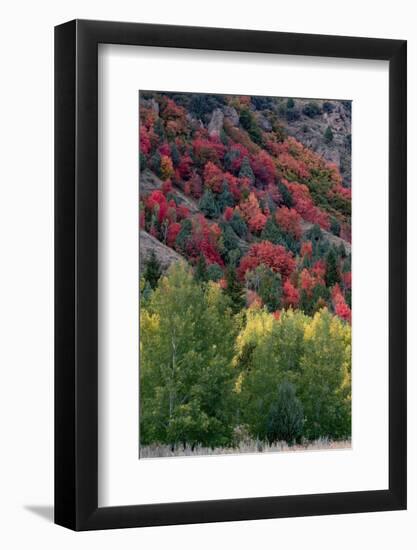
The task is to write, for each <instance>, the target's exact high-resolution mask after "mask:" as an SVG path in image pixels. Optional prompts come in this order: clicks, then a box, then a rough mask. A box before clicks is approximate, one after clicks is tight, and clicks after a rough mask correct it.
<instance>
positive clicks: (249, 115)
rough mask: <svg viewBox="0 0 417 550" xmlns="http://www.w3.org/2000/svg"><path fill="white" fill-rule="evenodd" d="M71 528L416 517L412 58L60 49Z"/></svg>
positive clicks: (300, 40) (349, 46)
mask: <svg viewBox="0 0 417 550" xmlns="http://www.w3.org/2000/svg"><path fill="white" fill-rule="evenodd" d="M55 197H56V201H55V206H56V209H55V220H56V225H55V243H56V247H55V258H56V264H55V265H56V273H55V281H56V286H55V289H56V295H55V303H56V314H55V319H56V325H55V521H56V523H58V524H60V525H63V526H65V527H68V528H71V529H74V530H90V529H107V528H122V527H140V526H152V525H169V524H178V523H199V522H214V521H235V520H246V519H261V518H279V517H290V516H306V515H323V514H340V513H353V512H370V511H383V510H401V509H405V507H406V42H405V41H402V40H385V39H384V40H381V39H373V38H353V37H338V36H319V35H305V34H287V33H278V32H277V33H276V32H259V31H246V30H236V29H210V28H193V27H173V26H160V25H148V24H139V23H116V22H99V21H79V20H77V21H71V22H68V23H65V24H63V25H60V26H58V27H56V29H55Z"/></svg>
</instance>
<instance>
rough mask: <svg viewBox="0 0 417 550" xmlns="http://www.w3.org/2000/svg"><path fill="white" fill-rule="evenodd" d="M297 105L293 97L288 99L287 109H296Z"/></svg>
mask: <svg viewBox="0 0 417 550" xmlns="http://www.w3.org/2000/svg"><path fill="white" fill-rule="evenodd" d="M294 106H295V103H294V100H293V98H292V97H289V98H288V99H287V109H294Z"/></svg>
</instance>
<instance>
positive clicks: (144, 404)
mask: <svg viewBox="0 0 417 550" xmlns="http://www.w3.org/2000/svg"><path fill="white" fill-rule="evenodd" d="M140 332H141V355H140V368H141V370H140V382H141V388H140V403H141V441H142V443H143V444H150V443H156V442H158V443H165V444H166V443H168V444H170V445H172V446H177V445H179V444H183V445H185V444H189V445H191V446H193V445H197V444H203V445H206V446H207V445H208V446H212V447H213V448H214V447H217V446H227V445H233V444H235V443H236V441H235V440H234V439H233V431H234V429H235V428H236V427H238V426H242V427H245V428H246V430H248V431H249V433H250V435H251V436H252V437H254V438H258V439H262V440H266V439H268V440H271V437H273V436H274V434H283V433H285V434H287V435H286V437H287V439H288V440H289V441H290V440H291V437H294V438H298V437H299V436H300V434H301V435H302V436H303V437H305V438H308V439H317V438H319V437H329V438H331V439H342V438H347V437H350V430H351V427H350V415H351V411H350V407H351V405H350V403H351V327H350V325H349V324H348V323H345V322H344V321H342V320H340V319H339V318H338V317H336V316H334V315H333V314H331V313H330V312H329V311H328V310H327V309H322V310H320V311H318V312H317V313H316V314H315V315H314V317H309V316H307V315H305V314H304V313H302V312H301V311H298V310H297V311H293V310H291V309H290V310H288V311H283V312H282V313H281V316H280V318H279V319H277V318H276V317H275V316H274V315H273V314H271V313H269V312H268V311H267V309H266V308H259V307H258V308H256V307H254V308H249V309H246V310H244V311H242V312H241V313H239V314H238V315H233V313H232V309H231V307H230V302H229V299H228V297H227V296H226V295H225V293H224V292H223V290H222V289H221V287H220V285H219V284H218V283H215V282H209V283H204V284H201V283H198V282H197V281H196V280H195V278H193V276H192V272H191V271H190V269H189V268H187V267H186V266H185V265H184V264H176V265H173V266H171V268H170V270H169V271H168V273H167V274H166V275H165V276H164V277H162V278H161V279H160V281H159V283H158V286H157V287H156V289H155V290H154V291H152V290H151V291H150V293H149V297H148V298H147V299H146V300H145V301H143V302H142V306H141V318H140ZM286 401H288V402H286ZM291 415H293V416H291ZM281 417H282V419H283V420H282V425H281ZM284 417H285V418H284ZM292 426H294V430H293V431H292ZM271 434H272V435H271ZM291 434H293V436H291Z"/></svg>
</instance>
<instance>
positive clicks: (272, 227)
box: [261, 216, 282, 244]
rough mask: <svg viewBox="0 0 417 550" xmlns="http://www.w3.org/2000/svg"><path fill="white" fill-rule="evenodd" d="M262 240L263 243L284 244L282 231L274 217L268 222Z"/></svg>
mask: <svg viewBox="0 0 417 550" xmlns="http://www.w3.org/2000/svg"><path fill="white" fill-rule="evenodd" d="M261 239H262V240H263V241H271V243H273V244H282V235H281V231H280V229H279V227H278V225H277V224H276V222H275V220H274V218H273V217H272V216H270V217H269V218H268V219H267V220H266V224H265V227H264V228H263V230H262V233H261Z"/></svg>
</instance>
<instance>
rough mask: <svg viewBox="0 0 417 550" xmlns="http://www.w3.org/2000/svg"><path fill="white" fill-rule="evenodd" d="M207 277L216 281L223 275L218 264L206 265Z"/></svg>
mask: <svg viewBox="0 0 417 550" xmlns="http://www.w3.org/2000/svg"><path fill="white" fill-rule="evenodd" d="M207 277H208V279H209V280H210V281H214V282H217V281H218V280H219V279H221V278H222V277H223V270H222V268H221V267H220V266H219V264H210V265H209V266H208V267H207Z"/></svg>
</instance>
